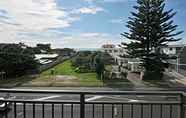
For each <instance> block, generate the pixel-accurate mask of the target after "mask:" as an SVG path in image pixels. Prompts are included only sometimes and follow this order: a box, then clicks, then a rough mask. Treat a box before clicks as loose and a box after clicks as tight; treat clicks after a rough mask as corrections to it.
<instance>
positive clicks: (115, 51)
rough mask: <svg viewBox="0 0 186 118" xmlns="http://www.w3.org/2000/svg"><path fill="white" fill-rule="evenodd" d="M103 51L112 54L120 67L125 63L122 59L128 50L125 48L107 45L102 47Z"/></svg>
mask: <svg viewBox="0 0 186 118" xmlns="http://www.w3.org/2000/svg"><path fill="white" fill-rule="evenodd" d="M101 51H102V52H106V53H108V54H110V55H111V56H112V57H113V58H114V60H115V62H116V63H117V64H118V65H122V63H123V62H124V61H125V60H124V59H123V58H121V56H122V55H124V54H125V53H126V50H125V49H123V48H119V47H116V46H115V45H113V44H105V45H103V46H102V47H101Z"/></svg>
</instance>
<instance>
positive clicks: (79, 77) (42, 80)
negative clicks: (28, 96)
mask: <svg viewBox="0 0 186 118" xmlns="http://www.w3.org/2000/svg"><path fill="white" fill-rule="evenodd" d="M52 70H54V73H53V74H51V71H52ZM65 78H71V79H65ZM18 86H19V87H20V86H22V87H103V86H109V87H131V83H130V82H129V81H126V80H117V79H114V80H106V81H105V80H104V82H103V81H102V80H98V79H97V78H96V73H94V72H93V73H77V72H75V69H74V68H73V67H72V66H71V61H70V60H67V61H65V62H63V63H61V64H58V65H56V66H55V67H53V68H51V69H48V70H46V71H44V72H42V73H41V74H39V75H37V76H34V77H30V76H25V77H22V78H15V79H8V80H0V87H18Z"/></svg>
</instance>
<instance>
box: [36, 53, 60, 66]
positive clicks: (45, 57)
mask: <svg viewBox="0 0 186 118" xmlns="http://www.w3.org/2000/svg"><path fill="white" fill-rule="evenodd" d="M58 56H59V55H58V54H35V59H36V60H38V61H39V63H40V64H43V65H44V64H49V63H51V62H53V61H54V60H56V59H57V57H58Z"/></svg>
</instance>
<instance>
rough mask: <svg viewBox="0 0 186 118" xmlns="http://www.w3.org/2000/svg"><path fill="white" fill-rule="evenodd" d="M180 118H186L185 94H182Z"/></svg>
mask: <svg viewBox="0 0 186 118" xmlns="http://www.w3.org/2000/svg"><path fill="white" fill-rule="evenodd" d="M180 98H181V105H180V118H185V108H184V93H182V94H181V96H180Z"/></svg>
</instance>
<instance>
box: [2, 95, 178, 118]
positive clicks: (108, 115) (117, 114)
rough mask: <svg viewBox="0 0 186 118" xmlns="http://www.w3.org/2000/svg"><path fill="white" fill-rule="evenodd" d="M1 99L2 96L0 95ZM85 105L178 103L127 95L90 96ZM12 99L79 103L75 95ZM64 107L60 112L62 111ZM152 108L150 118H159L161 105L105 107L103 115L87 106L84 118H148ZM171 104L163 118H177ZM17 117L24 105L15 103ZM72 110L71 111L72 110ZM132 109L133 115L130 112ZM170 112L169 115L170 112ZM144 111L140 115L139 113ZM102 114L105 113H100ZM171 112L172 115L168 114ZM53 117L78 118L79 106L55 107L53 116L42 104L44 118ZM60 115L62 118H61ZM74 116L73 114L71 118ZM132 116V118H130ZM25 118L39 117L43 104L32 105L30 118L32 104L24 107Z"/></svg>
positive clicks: (98, 107)
mask: <svg viewBox="0 0 186 118" xmlns="http://www.w3.org/2000/svg"><path fill="white" fill-rule="evenodd" d="M0 95H2V96H4V95H3V94H0ZM85 97H86V99H85V101H86V102H90V101H125V102H126V101H127V102H145V101H179V98H178V97H177V96H139V95H138V96H130V95H123V96H121V95H120V96H119V95H117V96H116V95H112V96H108V95H104V96H103V95H91V96H90V95H89V96H85ZM11 99H19V100H21V99H24V100H35V101H43V100H62V101H67V100H76V101H79V99H80V98H79V96H78V95H59V94H58V95H56V94H50V95H49V94H47V95H45V94H23V93H18V94H11ZM93 107H94V114H93ZM62 108H63V112H62ZM151 108H152V116H153V118H160V114H161V112H160V109H161V107H160V105H153V106H152V107H151V106H150V105H143V106H141V105H133V106H131V105H123V109H122V105H120V104H119V105H112V104H110V105H104V112H103V106H102V105H100V104H96V105H94V106H93V105H92V104H91V105H90V104H87V105H86V106H85V118H93V116H94V118H103V117H104V118H122V115H123V117H124V118H131V117H133V118H150V116H151ZM170 108H171V107H170V105H163V107H162V118H171V115H172V118H179V113H180V108H179V106H178V105H173V106H172V110H170ZM16 109H17V110H16V116H17V118H23V116H24V112H23V104H22V103H17V104H16ZM72 109H73V110H72ZM132 109H133V113H131V112H132ZM170 111H172V112H170ZM141 112H143V114H141ZM103 113H104V114H103ZM170 113H171V114H170ZM7 114H8V118H14V117H13V116H14V115H15V114H14V106H13V105H12V106H11V110H10V111H8V112H7ZM52 114H54V118H79V117H80V105H73V107H72V105H71V104H64V105H63V107H62V105H61V104H55V105H54V113H52V105H51V104H45V106H44V115H45V118H52ZM62 114H63V117H62ZM71 114H73V115H71ZM131 114H132V115H133V116H131ZM25 115H26V118H42V105H41V104H35V117H33V105H32V104H26V111H25ZM141 115H143V116H141ZM112 116H113V117H112ZM0 118H5V112H1V113H0Z"/></svg>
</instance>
